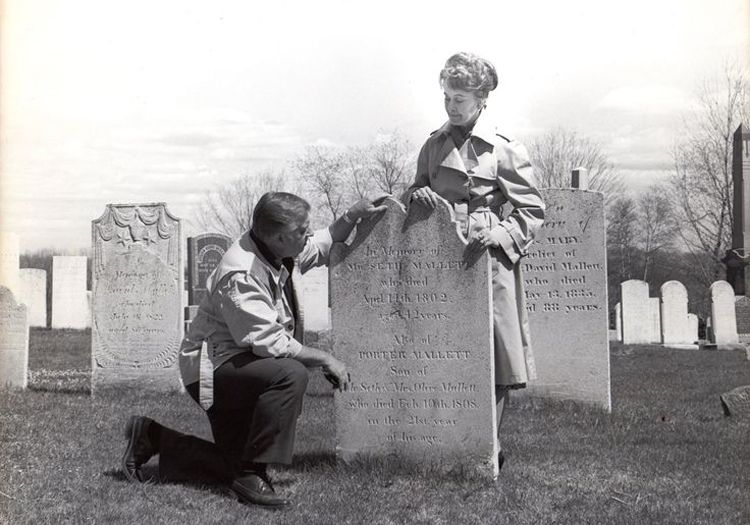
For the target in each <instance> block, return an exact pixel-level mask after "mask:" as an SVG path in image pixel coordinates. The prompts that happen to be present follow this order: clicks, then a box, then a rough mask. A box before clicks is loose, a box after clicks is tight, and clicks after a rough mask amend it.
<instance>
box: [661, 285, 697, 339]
mask: <svg viewBox="0 0 750 525" xmlns="http://www.w3.org/2000/svg"><path fill="white" fill-rule="evenodd" d="M660 292H661V342H662V344H664V345H670V344H690V343H693V340H692V334H691V333H690V330H689V329H688V293H687V288H685V286H684V285H683V284H682V283H681V282H679V281H667V282H665V283H664V284H662V285H661V289H660Z"/></svg>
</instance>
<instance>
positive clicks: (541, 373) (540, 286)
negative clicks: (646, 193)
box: [520, 189, 612, 410]
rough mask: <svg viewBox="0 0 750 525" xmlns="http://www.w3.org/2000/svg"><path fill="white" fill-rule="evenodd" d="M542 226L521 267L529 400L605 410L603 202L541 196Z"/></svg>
mask: <svg viewBox="0 0 750 525" xmlns="http://www.w3.org/2000/svg"><path fill="white" fill-rule="evenodd" d="M542 197H543V198H544V202H545V203H546V206H547V211H546V213H545V221H544V225H543V227H542V229H541V231H540V233H539V235H538V237H537V239H536V242H535V243H534V244H533V245H532V247H531V249H530V250H529V254H528V255H527V256H526V257H525V258H523V259H522V260H521V262H520V265H521V270H522V271H523V280H524V285H525V294H526V297H525V298H526V309H527V311H528V313H529V326H530V331H531V346H532V348H533V351H534V357H535V360H536V369H537V376H538V378H537V380H536V381H532V382H531V383H529V387H528V389H527V391H528V392H529V393H530V394H541V395H543V396H545V397H554V398H558V399H571V400H577V401H583V402H586V403H590V404H593V405H595V406H598V407H602V408H604V409H606V410H610V409H611V406H612V404H611V403H612V402H611V396H610V373H609V336H608V324H609V317H608V313H607V304H608V303H607V265H606V260H607V257H606V241H605V229H606V223H605V220H604V197H603V195H602V194H601V193H598V192H593V191H584V190H575V189H548V190H543V191H542Z"/></svg>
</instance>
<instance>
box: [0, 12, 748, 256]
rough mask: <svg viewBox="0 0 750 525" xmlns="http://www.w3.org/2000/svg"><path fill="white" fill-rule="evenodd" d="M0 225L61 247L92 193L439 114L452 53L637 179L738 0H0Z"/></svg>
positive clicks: (89, 213) (678, 117)
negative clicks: (490, 73)
mask: <svg viewBox="0 0 750 525" xmlns="http://www.w3.org/2000/svg"><path fill="white" fill-rule="evenodd" d="M0 1H2V5H3V12H2V19H1V23H2V27H1V28H0V38H1V40H0V53H1V57H0V58H1V59H2V66H1V67H2V69H1V70H0V87H1V90H0V140H1V143H0V177H1V179H0V229H1V230H5V231H12V232H15V233H17V234H18V235H19V237H20V239H21V250H22V252H24V251H31V250H36V249H40V248H56V249H58V250H60V251H61V252H69V253H74V252H76V251H78V250H80V249H83V248H87V247H88V246H89V244H90V235H91V234H90V231H91V230H90V228H91V220H92V219H95V218H98V217H99V216H100V215H101V214H102V212H103V211H104V207H105V205H106V204H107V203H122V202H158V201H165V202H167V204H168V207H169V209H170V211H171V212H172V213H173V214H174V215H176V216H178V217H181V218H183V219H185V225H186V233H187V234H191V233H195V232H196V230H195V228H196V225H195V224H194V222H193V220H192V219H193V218H194V216H195V210H196V205H197V203H198V202H199V201H200V199H201V198H202V196H204V195H205V194H206V192H207V191H208V190H209V189H210V188H212V187H214V186H216V185H221V184H223V183H225V182H227V181H230V180H232V179H233V178H236V177H237V176H239V175H241V174H244V173H253V172H258V171H260V170H263V169H267V168H281V167H283V166H284V165H285V163H286V162H288V161H289V160H290V159H292V158H293V157H294V156H295V155H297V154H298V153H300V152H301V151H302V150H303V149H304V147H305V146H307V145H310V144H314V143H326V144H334V145H342V146H347V145H356V144H364V143H367V142H370V141H372V140H373V139H374V138H375V137H376V136H377V135H378V134H379V133H387V132H389V131H390V130H393V129H399V130H400V131H401V132H402V133H403V134H404V135H406V137H407V138H409V139H410V140H411V141H412V142H413V143H415V144H421V142H422V141H423V140H424V138H425V137H426V136H427V134H428V133H429V132H430V131H431V130H433V129H435V128H437V127H438V126H439V125H440V124H442V122H443V120H444V113H443V109H442V93H441V91H440V88H439V86H438V84H437V75H438V72H439V70H440V68H441V67H442V65H443V62H444V61H445V59H446V58H447V57H448V56H449V55H450V54H452V53H454V52H455V51H458V50H466V51H472V52H475V53H477V54H479V55H482V56H484V57H486V58H488V59H490V60H491V61H492V62H494V63H495V65H496V66H497V68H498V71H499V73H500V81H501V84H500V87H499V88H498V89H497V90H496V91H495V92H494V93H493V94H492V96H491V98H490V101H489V107H488V112H489V118H491V119H493V120H494V121H495V123H496V124H497V126H498V128H499V130H501V131H502V132H503V134H505V135H509V136H513V137H519V138H524V137H530V136H533V135H534V134H538V133H543V132H544V131H546V130H548V129H550V128H553V127H557V126H564V127H566V128H569V129H572V130H575V131H577V132H579V133H581V134H583V135H586V136H588V137H590V138H592V139H594V140H597V141H599V142H600V143H601V144H602V146H603V148H604V150H605V151H606V153H607V154H608V155H609V157H610V159H611V160H612V161H613V162H614V163H615V165H616V166H617V167H618V169H619V170H620V171H621V172H622V173H623V174H624V175H625V176H626V180H628V181H629V184H630V186H631V188H633V189H634V190H637V189H641V188H644V187H645V186H646V185H647V184H648V182H649V181H651V180H659V179H661V178H663V177H664V176H665V174H666V173H668V171H669V169H670V166H671V158H670V153H669V152H670V148H671V146H672V144H673V143H674V141H675V139H676V138H677V137H678V136H679V132H680V126H681V123H682V122H683V118H684V117H685V115H687V114H688V113H689V111H690V109H691V105H692V104H693V100H694V97H695V94H696V92H697V89H698V87H699V86H700V84H701V82H703V81H704V80H705V79H710V78H713V77H716V76H718V75H719V74H720V73H721V71H722V66H723V64H724V63H725V62H727V61H730V60H734V61H738V62H743V61H744V62H743V63H749V62H750V51H749V49H750V39H749V38H748V37H749V35H750V0H722V1H721V2H716V1H713V0H662V1H653V0H652V1H646V0H631V1H630V2H602V1H575V0H572V1H568V2H559V1H552V0H550V1H546V0H538V1H528V2H520V1H514V2H509V1H505V0H502V1H498V0H495V1H483V0H475V1H473V2H456V1H452V2H446V1H443V0H433V1H432V2H416V1H415V2H409V1H407V0H400V1H394V0H378V1H376V2H367V3H364V2H355V1H348V2H347V1H336V0H323V1H315V2H312V1H301V0H300V1H283V0H278V1H273V2H271V1H264V2H255V1H250V0H246V1H234V2H230V1H223V2H222V1H212V2H205V1H192V0H174V1H173V0H162V1H158V0H148V1H143V0H130V1H128V2H125V1H117V2H115V1H111V0H0Z"/></svg>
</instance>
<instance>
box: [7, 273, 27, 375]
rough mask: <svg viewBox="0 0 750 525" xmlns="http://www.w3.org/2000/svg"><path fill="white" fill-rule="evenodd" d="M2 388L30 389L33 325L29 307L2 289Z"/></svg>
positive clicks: (8, 291) (8, 290)
mask: <svg viewBox="0 0 750 525" xmlns="http://www.w3.org/2000/svg"><path fill="white" fill-rule="evenodd" d="M0 334H2V337H0V387H3V388H7V387H10V388H26V386H27V384H28V368H29V325H28V322H27V320H26V306H24V305H23V304H18V303H17V302H16V300H15V299H14V297H13V293H12V292H11V291H10V289H8V288H6V287H5V286H0Z"/></svg>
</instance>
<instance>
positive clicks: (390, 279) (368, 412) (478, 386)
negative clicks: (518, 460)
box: [330, 199, 497, 477]
mask: <svg viewBox="0 0 750 525" xmlns="http://www.w3.org/2000/svg"><path fill="white" fill-rule="evenodd" d="M386 203H387V206H388V211H387V213H386V214H385V215H384V216H381V217H379V218H377V219H373V220H372V221H368V222H364V223H362V224H360V226H359V227H358V228H359V231H358V233H357V236H356V239H355V240H354V242H353V243H352V245H351V246H349V247H347V246H345V245H336V246H334V249H333V251H332V254H331V267H330V283H331V296H332V302H331V304H332V316H331V317H332V325H333V338H334V351H335V353H336V355H337V356H338V357H340V358H341V359H342V360H344V361H345V362H346V363H347V367H348V369H349V371H350V373H351V377H352V386H351V389H350V390H349V391H346V392H343V393H339V394H337V395H336V425H337V427H336V436H337V450H338V453H339V455H340V456H341V457H343V458H345V459H346V458H351V457H354V456H357V455H359V454H365V455H389V454H396V455H397V456H399V457H401V458H403V459H405V460H407V461H408V460H411V461H414V462H417V463H422V462H429V463H431V464H436V465H438V466H445V467H449V466H451V465H454V466H455V465H461V466H463V467H466V468H469V469H473V470H476V471H478V472H480V473H481V474H483V475H487V476H488V477H492V476H494V475H496V474H497V458H496V456H497V449H496V442H495V437H494V436H495V431H496V430H495V407H494V369H493V366H494V364H493V358H492V339H491V337H492V335H491V334H492V332H491V327H492V318H491V315H492V309H491V304H490V301H491V296H490V293H491V292H490V278H489V259H488V257H487V255H485V254H482V255H481V257H476V256H474V257H473V258H471V257H469V256H468V254H467V252H466V244H465V241H464V240H463V238H462V237H461V236H460V234H459V233H458V232H457V227H456V224H455V223H454V222H452V219H451V212H450V209H449V207H448V206H447V204H445V203H443V202H441V203H440V204H439V206H438V208H437V209H436V210H435V211H433V212H431V213H430V212H428V211H427V210H426V209H425V208H421V207H419V206H413V207H412V209H411V210H410V212H409V214H408V215H407V214H406V213H405V212H404V210H403V208H402V206H401V205H400V204H399V203H398V202H396V201H394V200H392V199H388V200H387V201H386Z"/></svg>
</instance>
